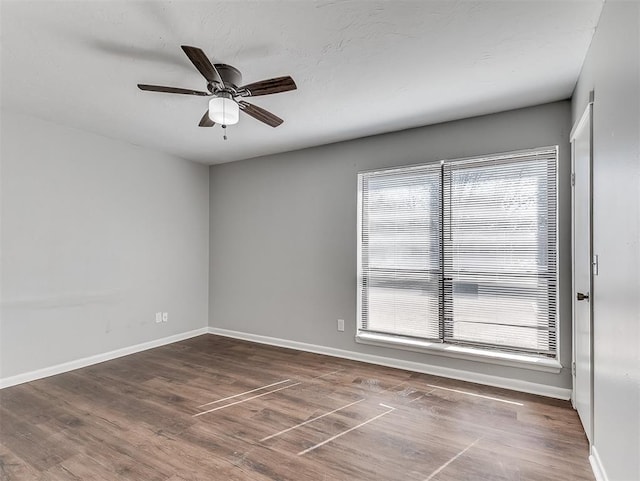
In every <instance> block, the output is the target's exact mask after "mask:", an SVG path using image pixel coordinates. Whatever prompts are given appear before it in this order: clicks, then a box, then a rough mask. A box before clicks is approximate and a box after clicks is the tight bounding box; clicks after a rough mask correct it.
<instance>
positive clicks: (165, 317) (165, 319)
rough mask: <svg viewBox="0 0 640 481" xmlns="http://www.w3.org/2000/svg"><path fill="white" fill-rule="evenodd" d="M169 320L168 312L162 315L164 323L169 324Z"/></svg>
mask: <svg viewBox="0 0 640 481" xmlns="http://www.w3.org/2000/svg"><path fill="white" fill-rule="evenodd" d="M168 320H169V313H168V312H163V313H162V322H167V321H168Z"/></svg>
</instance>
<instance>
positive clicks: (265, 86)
mask: <svg viewBox="0 0 640 481" xmlns="http://www.w3.org/2000/svg"><path fill="white" fill-rule="evenodd" d="M297 88H298V87H297V86H296V83H295V82H294V81H293V79H292V78H291V77H289V76H288V75H287V76H285V77H276V78H270V79H267V80H261V81H260V82H254V83H251V84H247V85H243V86H242V87H240V89H239V90H241V91H242V90H246V91H247V92H248V94H247V95H243V96H246V97H256V96H258V95H269V94H277V93H280V92H288V91H289V90H295V89H297Z"/></svg>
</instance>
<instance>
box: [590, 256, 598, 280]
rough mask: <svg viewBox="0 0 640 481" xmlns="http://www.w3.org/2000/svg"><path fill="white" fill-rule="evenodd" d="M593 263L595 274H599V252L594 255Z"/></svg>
mask: <svg viewBox="0 0 640 481" xmlns="http://www.w3.org/2000/svg"><path fill="white" fill-rule="evenodd" d="M591 265H592V266H593V270H592V272H593V275H594V276H597V275H598V254H596V255H595V256H593V262H592V263H591Z"/></svg>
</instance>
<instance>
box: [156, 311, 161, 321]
mask: <svg viewBox="0 0 640 481" xmlns="http://www.w3.org/2000/svg"><path fill="white" fill-rule="evenodd" d="M156 322H162V312H156Z"/></svg>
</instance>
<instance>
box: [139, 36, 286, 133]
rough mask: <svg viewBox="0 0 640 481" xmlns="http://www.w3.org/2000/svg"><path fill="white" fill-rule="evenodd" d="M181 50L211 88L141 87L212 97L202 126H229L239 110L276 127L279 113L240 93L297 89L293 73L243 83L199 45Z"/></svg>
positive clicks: (236, 72)
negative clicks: (253, 101) (207, 54)
mask: <svg viewBox="0 0 640 481" xmlns="http://www.w3.org/2000/svg"><path fill="white" fill-rule="evenodd" d="M182 50H183V51H184V53H186V54H187V57H189V60H191V62H192V63H193V65H195V67H196V68H197V69H198V71H199V72H200V73H201V74H202V76H203V77H204V78H205V79H206V81H207V90H208V92H204V91H201V90H190V89H183V88H177V87H163V86H161V85H147V84H138V88H139V89H140V90H147V91H151V92H164V93H169V94H184V95H200V96H203V97H211V99H210V100H209V108H208V110H207V111H206V112H205V113H204V115H203V116H202V118H201V119H200V123H199V124H198V126H200V127H213V126H214V125H215V124H216V123H218V124H220V125H222V127H223V128H226V127H227V125H233V124H235V123H237V122H238V119H239V116H240V113H239V112H240V111H243V112H244V113H245V114H248V115H250V116H251V117H253V118H254V119H256V120H259V121H260V122H263V123H265V124H267V125H270V126H271V127H277V126H278V125H280V124H281V123H282V122H283V120H282V119H281V118H280V117H278V116H276V115H274V114H272V113H271V112H269V111H267V110H265V109H263V108H261V107H258V106H257V105H253V104H250V103H249V102H245V101H244V100H238V97H257V96H259V95H270V94H277V93H280V92H287V91H289V90H295V89H296V88H297V87H296V84H295V82H294V81H293V79H292V78H291V77H289V76H288V75H287V76H284V77H276V78H272V79H267V80H261V81H259V82H254V83H250V84H246V85H242V74H241V73H240V71H239V70H238V69H237V68H235V67H232V66H231V65H226V64H223V63H217V64H215V65H214V64H212V63H211V61H210V60H209V59H208V58H207V56H206V55H205V53H204V52H203V51H202V50H201V49H199V48H197V47H189V46H187V45H182Z"/></svg>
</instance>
